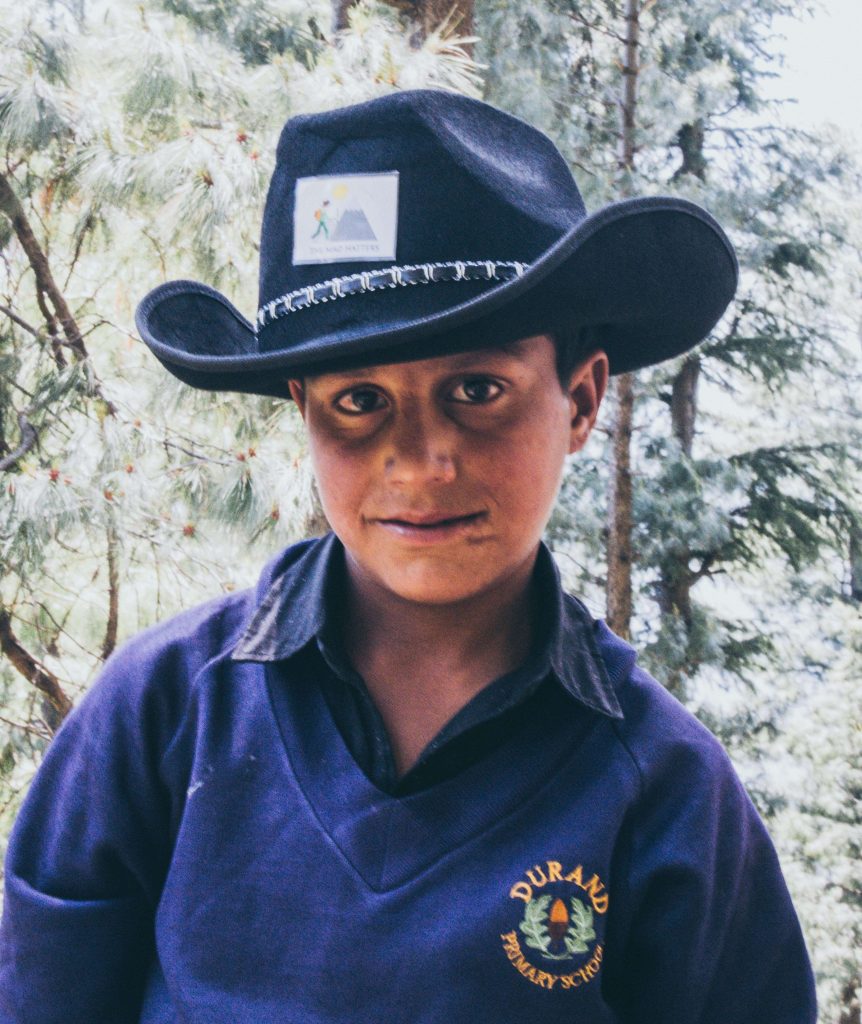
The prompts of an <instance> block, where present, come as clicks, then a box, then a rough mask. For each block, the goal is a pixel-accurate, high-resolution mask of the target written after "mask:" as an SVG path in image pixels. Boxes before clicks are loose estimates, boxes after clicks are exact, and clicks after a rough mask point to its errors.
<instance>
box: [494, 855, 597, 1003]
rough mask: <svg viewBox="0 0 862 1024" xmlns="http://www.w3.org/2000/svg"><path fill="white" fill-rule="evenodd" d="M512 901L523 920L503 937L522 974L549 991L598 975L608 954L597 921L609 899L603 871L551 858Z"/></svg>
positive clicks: (516, 888) (519, 885) (518, 887)
mask: <svg viewBox="0 0 862 1024" xmlns="http://www.w3.org/2000/svg"><path fill="white" fill-rule="evenodd" d="M509 899H510V900H512V901H513V902H512V909H513V910H514V911H515V913H516V914H518V915H519V919H518V921H517V924H516V925H515V927H514V928H513V929H512V930H511V931H509V932H506V933H504V934H502V935H501V936H500V938H501V940H502V942H503V952H504V953H505V954H506V956H507V958H508V959H509V962H510V963H511V964H512V966H513V967H514V968H515V969H516V970H517V971H518V973H519V974H521V975H522V976H523V977H524V978H526V980H527V981H529V982H531V983H532V984H534V985H538V986H539V987H541V988H545V989H548V990H550V989H553V988H555V987H559V988H561V989H569V988H580V986H581V985H588V984H589V983H590V982H591V981H592V980H593V979H594V978H595V977H596V975H597V974H598V973H599V970H600V968H601V964H602V957H603V955H604V947H603V946H602V944H601V942H600V941H599V939H598V931H597V924H598V923H599V922H600V920H601V917H602V916H603V915H604V914H606V913H607V909H608V903H609V895H608V892H607V890H606V889H605V885H604V883H603V882H602V880H601V879H600V878H599V876H598V875H597V874H592V875H590V874H588V873H587V872H586V871H585V870H584V867H583V865H581V864H577V865H574V866H572V867H571V868H570V869H567V868H565V867H564V866H563V863H562V862H561V861H556V860H548V861H545V862H544V864H534V865H533V867H532V868H530V869H529V870H528V871H526V872H525V873H524V876H523V878H522V879H520V880H519V881H517V882H515V884H514V885H513V886H512V888H511V889H510V890H509Z"/></svg>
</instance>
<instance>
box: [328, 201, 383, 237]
mask: <svg viewBox="0 0 862 1024" xmlns="http://www.w3.org/2000/svg"><path fill="white" fill-rule="evenodd" d="M332 241H333V242H376V241H377V235H375V234H374V229H373V228H372V227H371V225H370V224H369V223H368V218H367V217H366V216H365V214H364V213H363V211H362V210H361V209H353V210H345V211H344V213H342V214H341V216H340V217H339V218H338V223H337V224H336V226H335V231H334V232H333V235H332Z"/></svg>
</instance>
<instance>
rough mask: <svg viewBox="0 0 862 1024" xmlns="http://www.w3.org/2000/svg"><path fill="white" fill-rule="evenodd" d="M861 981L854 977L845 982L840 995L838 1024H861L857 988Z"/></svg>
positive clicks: (860, 1005) (861, 1013)
mask: <svg viewBox="0 0 862 1024" xmlns="http://www.w3.org/2000/svg"><path fill="white" fill-rule="evenodd" d="M860 985H862V980H860V978H859V976H858V975H856V976H854V977H852V978H850V979H849V980H848V981H847V984H846V985H845V986H844V989H843V991H842V993H841V1016H840V1017H839V1018H838V1024H862V1004H860V1002H859V987H860Z"/></svg>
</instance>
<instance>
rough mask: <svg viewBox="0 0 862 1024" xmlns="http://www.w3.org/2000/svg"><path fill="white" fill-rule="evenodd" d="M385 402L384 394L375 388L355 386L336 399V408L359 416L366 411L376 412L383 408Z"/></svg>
mask: <svg viewBox="0 0 862 1024" xmlns="http://www.w3.org/2000/svg"><path fill="white" fill-rule="evenodd" d="M384 404H385V400H384V398H383V395H381V394H380V392H379V391H375V390H374V388H353V389H352V390H351V391H345V392H344V394H343V395H339V396H338V398H336V400H335V408H336V409H338V410H339V412H346V413H348V414H349V415H353V416H358V415H360V414H362V413H365V412H376V411H377V410H378V409H382V408H383V406H384Z"/></svg>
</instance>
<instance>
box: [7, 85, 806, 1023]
mask: <svg viewBox="0 0 862 1024" xmlns="http://www.w3.org/2000/svg"><path fill="white" fill-rule="evenodd" d="M324 202H329V203H330V205H331V208H332V212H331V214H328V216H331V225H332V232H331V235H329V234H328V235H327V236H326V237H325V238H322V237H320V235H319V232H318V231H317V227H318V223H319V220H316V219H315V216H314V211H315V210H319V209H320V208H321V207H322V204H323V203H324ZM322 264H332V266H329V267H322V266H321V265H322ZM735 285H736V264H735V260H734V256H733V251H732V249H731V247H730V244H729V243H728V241H727V239H726V238H725V236H724V235H723V233H722V232H721V229H720V228H719V227H718V225H716V224H715V222H714V221H713V220H712V219H711V218H710V217H709V216H708V215H707V214H706V213H704V212H703V211H702V210H700V209H699V208H697V207H695V206H693V205H692V204H690V203H686V202H683V201H681V200H676V199H667V198H662V197H657V198H652V199H648V200H636V201H629V202H624V203H618V204H615V205H613V206H610V207H607V208H606V209H604V210H602V211H599V212H598V213H597V214H594V215H593V216H587V215H586V212H585V211H584V208H583V204H582V202H581V200H580V196H579V194H578V192H577V188H576V186H575V184H574V182H573V181H572V179H571V176H570V174H569V172H568V170H567V169H566V166H565V164H564V162H563V160H562V158H561V157H560V155H559V154H558V153H557V151H556V150H555V149H554V147H553V146H552V145H551V143H550V142H549V141H548V140H547V139H546V138H545V137H544V136H542V135H540V134H539V133H538V132H536V131H534V130H533V129H531V128H529V127H528V126H527V125H525V124H523V123H522V122H520V121H517V120H516V119H514V118H511V117H509V116H508V115H505V114H502V113H501V112H499V111H496V110H494V109H493V108H491V107H488V106H486V105H485V104H482V103H478V102H476V101H472V100H467V99H464V98H461V97H457V96H452V95H448V94H445V93H439V92H433V91H431V92H424V91H423V92H415V93H399V94H394V95H391V96H387V97H385V98H383V99H379V100H375V101H372V102H370V103H366V104H362V105H360V106H356V107H350V108H346V109H343V110H337V111H332V112H330V113H328V114H323V115H316V116H312V117H302V118H295V119H293V120H292V121H289V122H288V124H287V125H286V126H285V129H284V132H283V134H282V138H281V142H280V144H279V152H278V163H277V167H276V171H275V173H274V176H273V181H272V185H271V187H270V192H269V196H268V199H267V207H266V213H265V216H264V225H263V235H262V247H261V303H260V310H259V313H258V317H257V323H256V325H255V327H252V326H251V325H250V324H249V323H247V322H246V321H245V320H244V319H243V318H242V317H241V316H240V315H239V314H238V313H237V312H236V310H234V309H233V307H232V306H230V304H229V303H228V302H227V300H226V299H224V298H223V297H222V296H220V295H219V294H218V293H217V292H214V291H213V290H212V289H209V288H207V287H205V286H203V285H200V284H196V283H194V282H172V283H169V284H167V285H163V286H161V287H160V288H157V289H156V290H155V291H154V292H152V293H150V295H149V296H147V298H146V299H145V300H144V302H143V303H142V304H141V306H140V308H139V313H138V324H139V327H140V330H141V333H142V336H143V337H144V339H145V340H146V341H147V343H148V344H149V345H150V346H151V348H152V349H153V351H154V352H155V353H156V355H157V356H158V357H159V359H161V360H162V362H163V363H164V364H165V365H166V366H167V367H168V368H169V369H170V370H171V372H173V373H175V374H176V375H177V376H179V377H180V378H181V379H183V380H186V381H188V382H190V383H192V384H194V385H196V386H199V387H204V388H211V389H219V388H222V389H233V390H240V391H251V392H254V391H258V392H261V393H268V394H281V395H288V394H289V396H290V397H291V398H292V399H293V400H294V401H295V402H296V403H297V405H298V407H299V410H300V412H301V414H302V416H303V418H304V420H305V422H306V424H307V428H308V431H309V440H310V444H311V452H312V458H313V462H314V468H315V472H316V475H317V479H318V483H319V488H320V494H321V499H322V502H323V506H324V510H325V512H326V514H327V517H328V519H329V522H330V523H331V525H332V528H333V531H334V532H333V533H332V534H330V535H328V536H327V537H325V538H323V539H321V540H317V541H310V542H305V543H302V544H298V545H295V546H294V547H291V548H289V549H287V550H286V551H284V552H282V553H281V554H280V555H279V556H277V557H276V558H275V559H274V560H273V561H272V562H271V563H270V564H269V565H268V566H267V567H266V568H265V570H264V572H263V574H262V576H261V580H260V583H259V585H258V587H257V588H256V590H255V591H254V592H250V591H249V592H245V593H242V594H235V595H229V596H227V597H223V598H219V599H217V600H215V601H212V602H210V603H208V604H206V605H204V606H202V607H199V608H195V609H192V610H191V611H188V612H185V613H183V614H181V615H179V616H176V617H175V618H173V619H171V620H170V621H168V622H166V623H163V624H161V625H159V626H156V627H154V628H152V629H150V630H147V631H145V632H144V633H142V634H141V635H139V636H138V637H136V638H134V639H133V640H132V641H131V642H130V643H128V644H127V645H126V646H125V647H124V648H123V650H122V651H120V652H119V653H118V654H116V655H115V656H114V657H113V658H112V659H111V660H110V661H109V663H108V664H107V665H106V667H105V670H104V672H103V675H102V677H101V679H100V681H99V682H98V684H97V685H96V686H95V687H94V688H93V690H92V691H91V692H90V693H89V694H88V695H87V696H86V697H85V698H84V700H83V701H82V703H81V705H80V707H79V708H78V709H77V710H76V712H75V713H74V714H73V715H72V716H71V717H70V719H69V720H68V722H67V723H66V724H65V725H64V727H63V728H62V729H61V730H60V732H59V733H58V735H57V737H56V738H55V740H54V742H53V744H52V747H51V749H50V751H49V752H48V755H47V756H46V759H45V761H44V764H43V766H42V768H41V769H40V772H39V775H38V778H37V780H36V781H35V783H34V785H33V787H32V790H31V792H30V794H29V796H28V799H27V802H26V804H25V806H24V808H23V809H22V812H21V814H20V816H19V820H18V822H17V824H16V829H15V834H14V836H13V839H12V842H11V845H10V849H9V854H8V858H7V883H6V884H7V902H6V909H5V915H4V920H3V930H2V960H0V994H2V1002H0V1006H2V1016H0V1020H2V1021H3V1024H7V1022H8V1024H11V1022H14V1024H49V1022H50V1024H58V1022H60V1021H64V1022H66V1021H74V1022H82V1024H84V1022H86V1024H120V1022H122V1024H127V1022H128V1024H131V1022H136V1024H138V1022H140V1024H169V1022H170V1024H179V1022H184V1024H185V1022H196V1024H197V1022H200V1024H204V1022H206V1024H222V1022H224V1024H227V1022H230V1024H271V1022H274V1021H279V1022H286V1024H287V1022H290V1024H300V1022H301V1024H318V1022H320V1024H322V1022H326V1024H335V1022H348V1021H349V1022H352V1024H359V1022H377V1021H384V1020H385V1021H393V1022H399V1024H400V1022H403V1024H408V1022H409V1024H417V1022H428V1024H431V1022H434V1024H439V1022H441V1021H451V1022H453V1024H454V1022H462V1021H463V1022H467V1021H470V1022H473V1021H488V1022H492V1021H493V1022H499V1021H537V1020H539V1021H542V1022H543V1024H544V1022H556V1021H560V1022H563V1021H566V1022H570V1021H573V1020H578V1021H584V1022H589V1024H599V1022H619V1024H634V1022H638V1024H657V1022H667V1024H719V1022H720V1024H755V1022H756V1024H762V1022H766V1021H768V1022H770V1024H785V1022H786V1024H791V1022H793V1024H803V1022H811V1021H813V1020H814V1017H815V1010H814V996H813V984H812V978H811V971H810V967H809V965H808V960H807V956H806V953H805V949H804V945H803V942H802V938H801V935H800V930H799V925H798V922H797V920H796V916H795V913H794V911H793V908H792V906H791V904H790V900H789V897H788V894H787V891H786V888H785V886H784V882H783V879H782V877H781V873H780V870H779V867H778V864H777V860H776V857H775V853H774V850H773V848H772V845H771V843H770V841H769V839H768V837H767V835H766V832H765V830H764V828H763V825H762V823H761V822H760V820H759V819H758V817H757V814H756V812H755V811H754V809H753V807H752V805H751V804H750V802H749V800H748V798H747V797H746V795H745V793H744V791H743V789H742V786H741V784H740V783H739V781H738V779H737V778H736V776H735V774H734V772H733V770H732V768H731V767H730V765H729V762H728V760H727V758H726V756H725V754H724V753H723V751H722V750H721V748H720V747H719V745H718V744H717V742H716V741H715V740H714V739H713V737H712V736H711V735H710V734H709V733H708V732H707V731H706V730H705V729H704V728H703V727H702V726H700V725H699V724H698V723H697V722H696V720H695V719H694V718H693V717H692V716H691V715H689V714H688V713H687V712H686V711H685V710H684V709H682V707H681V706H680V705H679V704H677V703H676V702H675V701H674V700H673V699H672V698H671V697H670V696H669V695H668V694H667V693H666V691H664V690H663V688H662V687H661V686H660V685H659V684H658V683H656V682H655V681H654V680H652V679H651V678H650V677H648V676H647V675H646V674H645V673H644V672H643V671H642V670H640V669H639V668H638V667H637V666H636V665H635V656H634V652H633V651H632V650H631V648H629V647H628V646H627V645H626V644H624V643H623V642H622V641H620V640H619V639H618V638H616V637H614V636H613V635H612V634H611V633H610V631H609V630H608V629H607V627H606V626H604V624H603V623H601V622H595V621H593V620H592V619H591V618H590V616H589V614H588V613H587V611H586V609H585V608H584V607H583V605H581V604H580V603H579V602H578V601H576V600H575V599H574V598H571V597H569V596H567V595H565V594H563V593H562V591H561V589H560V584H559V578H558V575H557V573H556V570H555V568H554V564H553V561H552V559H551V556H550V554H549V552H548V551H547V549H546V548H544V547H543V546H542V544H541V534H542V531H543V529H544V526H545V524H546V522H547V519H548V516H549V514H550V510H551V506H552V504H553V501H554V499H555V496H556V493H557V488H558V486H559V482H560V478H561V473H562V469H563V463H564V460H565V458H566V456H567V455H568V454H569V453H572V452H576V451H579V450H580V449H581V448H582V447H583V445H584V444H585V443H586V441H587V439H588V437H589V434H590V431H591V429H592V427H593V424H594V423H595V419H596V414H597V412H598V408H599V405H600V402H601V400H602V396H603V394H604V390H605V386H606V383H607V377H608V373H609V372H620V371H622V370H625V369H631V368H634V367H637V366H644V365H648V364H650V363H654V362H657V361H659V360H661V359H663V358H667V357H669V356H671V355H675V354H678V353H679V352H682V351H685V350H686V349H687V348H689V347H691V346H692V345H694V344H696V343H697V341H698V340H700V339H701V338H702V337H703V336H704V335H705V334H706V333H708V331H709V330H710V329H711V328H712V326H713V325H714V324H715V322H716V321H717V320H718V318H719V317H720V316H721V314H722V312H723V311H724V309H725V307H726V306H727V304H728V302H729V301H730V299H731V297H732V294H733V291H734V288H735Z"/></svg>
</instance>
